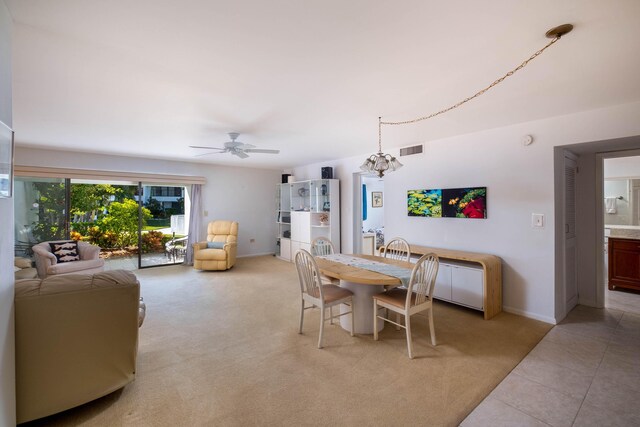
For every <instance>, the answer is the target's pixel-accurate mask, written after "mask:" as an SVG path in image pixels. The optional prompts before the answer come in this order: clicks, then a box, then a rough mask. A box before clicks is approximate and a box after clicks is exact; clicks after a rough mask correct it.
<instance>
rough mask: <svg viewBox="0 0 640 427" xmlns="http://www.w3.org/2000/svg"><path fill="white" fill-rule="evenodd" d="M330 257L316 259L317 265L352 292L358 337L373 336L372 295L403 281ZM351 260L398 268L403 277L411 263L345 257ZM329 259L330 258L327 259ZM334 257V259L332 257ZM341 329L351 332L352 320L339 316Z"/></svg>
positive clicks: (376, 257) (359, 256)
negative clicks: (401, 271) (359, 335)
mask: <svg viewBox="0 0 640 427" xmlns="http://www.w3.org/2000/svg"><path fill="white" fill-rule="evenodd" d="M331 257H332V256H331V255H330V256H329V257H322V256H319V257H315V260H316V264H317V265H318V268H319V269H320V272H321V273H322V274H324V275H325V276H327V277H331V278H333V279H338V280H340V287H342V288H345V289H348V290H350V291H351V292H353V306H354V307H353V308H354V322H355V324H354V330H355V332H356V333H358V334H373V295H376V294H379V293H380V292H384V290H385V289H389V288H394V287H398V286H402V284H403V282H402V279H400V278H399V277H394V276H391V275H388V274H383V273H380V272H378V271H372V270H369V269H367V268H363V267H361V266H357V265H349V264H346V263H344V262H338V261H337V260H332V259H330V258H331ZM339 257H340V256H339ZM344 257H348V258H351V259H352V260H353V261H356V263H357V260H358V259H361V260H362V262H363V263H366V261H367V260H369V261H374V262H376V263H381V264H386V265H389V266H395V267H400V268H401V269H403V270H406V271H405V274H408V275H410V274H411V269H413V267H414V264H412V263H410V262H406V261H399V260H393V259H389V258H383V257H379V256H374V255H363V254H357V255H351V254H349V255H345V256H344ZM328 258H329V259H328ZM334 258H336V257H335V256H334ZM346 311H348V308H346V307H341V312H346ZM384 323H386V322H378V331H381V330H382V329H383V328H384ZM340 326H341V327H342V328H344V329H345V330H347V331H350V330H351V317H350V316H341V317H340Z"/></svg>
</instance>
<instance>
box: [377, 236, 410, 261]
mask: <svg viewBox="0 0 640 427" xmlns="http://www.w3.org/2000/svg"><path fill="white" fill-rule="evenodd" d="M383 257H384V258H389V259H397V260H400V261H407V262H409V260H410V259H411V247H410V246H409V243H408V242H407V241H406V240H404V239H403V238H401V237H394V238H393V239H391V240H390V241H389V243H387V244H386V245H385V246H384V254H383Z"/></svg>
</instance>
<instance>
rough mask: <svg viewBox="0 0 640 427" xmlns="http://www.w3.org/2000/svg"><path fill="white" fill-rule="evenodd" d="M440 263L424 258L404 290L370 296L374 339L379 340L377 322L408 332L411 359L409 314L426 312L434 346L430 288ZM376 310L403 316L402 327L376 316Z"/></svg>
mask: <svg viewBox="0 0 640 427" xmlns="http://www.w3.org/2000/svg"><path fill="white" fill-rule="evenodd" d="M438 266H439V260H438V256H437V255H436V254H433V253H430V254H425V255H423V256H422V257H421V258H420V259H419V260H418V262H417V263H416V265H415V266H414V267H413V270H412V271H411V278H410V279H409V285H408V286H407V288H406V289H405V288H395V289H391V290H388V291H386V292H382V293H380V294H377V295H374V296H373V339H374V340H376V341H377V340H378V319H382V320H383V321H385V322H389V323H393V324H394V325H396V326H399V327H401V328H404V329H405V330H406V332H407V348H408V351H409V359H413V343H412V341H411V315H413V314H416V313H419V312H422V311H428V312H429V314H428V319H429V332H430V334H431V344H432V345H434V346H435V345H436V331H435V327H434V325H433V288H434V285H435V282H436V276H437V275H438ZM378 307H384V308H386V309H387V310H389V311H393V312H395V313H397V314H400V315H403V316H404V319H405V320H404V323H405V324H404V325H402V324H400V321H399V320H398V317H396V322H394V321H392V320H390V319H387V318H385V317H382V316H379V315H378Z"/></svg>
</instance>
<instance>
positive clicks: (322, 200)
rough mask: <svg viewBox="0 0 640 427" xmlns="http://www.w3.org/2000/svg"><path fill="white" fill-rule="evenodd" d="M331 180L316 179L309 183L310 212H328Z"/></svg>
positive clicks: (329, 208)
mask: <svg viewBox="0 0 640 427" xmlns="http://www.w3.org/2000/svg"><path fill="white" fill-rule="evenodd" d="M330 184H331V182H330V181H329V180H327V179H318V180H315V181H311V182H310V183H309V188H310V193H311V195H310V199H311V200H310V208H311V212H329V211H330V210H331V204H330V200H331V185H330Z"/></svg>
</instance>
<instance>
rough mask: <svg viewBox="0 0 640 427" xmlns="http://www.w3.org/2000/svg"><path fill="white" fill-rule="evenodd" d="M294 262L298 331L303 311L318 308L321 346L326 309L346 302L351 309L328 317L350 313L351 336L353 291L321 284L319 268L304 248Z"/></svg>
mask: <svg viewBox="0 0 640 427" xmlns="http://www.w3.org/2000/svg"><path fill="white" fill-rule="evenodd" d="M295 263H296V269H297V270H298V279H299V280H300V291H301V301H300V302H301V307H300V330H299V333H302V324H303V321H304V311H305V310H308V309H311V308H314V307H317V308H319V309H320V336H319V337H318V348H322V338H323V335H324V323H325V320H326V319H325V312H326V309H327V308H331V307H334V306H337V305H340V304H346V305H348V306H350V307H351V310H349V311H347V312H346V313H342V314H337V315H335V316H334V315H333V313H330V314H329V317H330V319H331V320H333V319H334V318H339V317H341V316H345V315H347V314H350V315H351V336H353V333H354V329H353V325H354V323H355V322H354V318H353V292H351V291H350V290H348V289H344V288H341V287H340V286H336V285H323V284H322V283H321V281H320V269H319V268H318V264H316V261H315V260H314V259H313V256H312V255H311V254H310V253H309V252H307V251H305V250H304V249H301V250H299V251H298V252H297V253H296V256H295ZM305 303H309V304H311V305H310V306H309V307H305Z"/></svg>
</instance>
